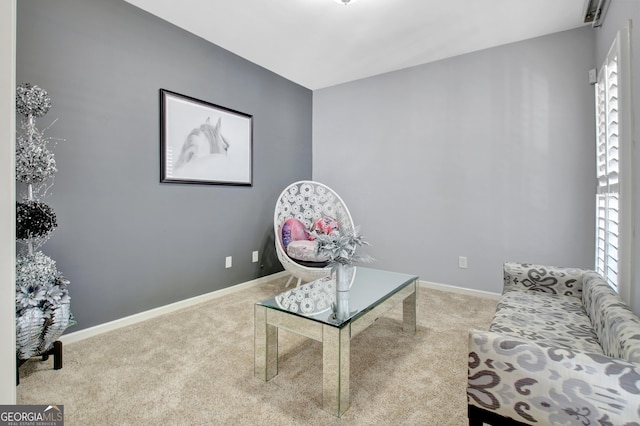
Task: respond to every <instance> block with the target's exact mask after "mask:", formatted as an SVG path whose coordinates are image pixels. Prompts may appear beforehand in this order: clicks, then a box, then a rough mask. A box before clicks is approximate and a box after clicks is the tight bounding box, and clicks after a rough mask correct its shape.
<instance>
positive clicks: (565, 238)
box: [313, 27, 595, 292]
mask: <svg viewBox="0 0 640 426" xmlns="http://www.w3.org/2000/svg"><path fill="white" fill-rule="evenodd" d="M594 37H595V34H594V32H593V31H592V30H591V28H589V27H587V28H579V29H575V30H571V31H566V32H562V33H557V34H553V35H549V36H545V37H540V38H535V39H531V40H526V41H522V42H518V43H513V44H509V45H505V46H500V47H495V48H491V49H487V50H483V51H479V52H475V53H470V54H466V55H462V56H458V57H454V58H450V59H446V60H442V61H439V62H434V63H430V64H425V65H421V66H417V67H412V68H408V69H403V70H400V71H396V72H392V73H388V74H384V75H379V76H375V77H371V78H367V79H363V80H359V81H354V82H350V83H346V84H343V85H338V86H334V87H330V88H326V89H322V90H317V91H315V92H314V94H313V178H314V179H316V180H319V181H322V182H324V183H326V184H328V185H329V186H331V187H333V188H334V189H335V190H336V191H337V192H338V193H339V194H340V195H341V197H342V198H343V199H344V200H345V202H346V203H347V204H348V206H349V209H350V210H351V213H352V216H353V219H354V222H355V223H356V224H357V225H360V226H361V232H362V233H363V234H364V235H365V237H366V238H367V240H368V241H369V242H370V243H371V244H372V245H371V247H368V248H367V251H368V252H369V253H370V254H371V255H372V256H373V257H375V258H376V259H377V260H376V262H375V263H374V264H373V265H372V266H374V267H377V268H381V269H390V270H395V271H401V272H407V273H413V274H418V275H419V276H420V278H421V279H422V280H425V281H430V282H435V283H441V284H448V285H454V286H460V287H464V288H468V289H475V290H482V291H488V292H500V291H501V289H502V263H503V262H505V261H521V262H531V263H543V264H550V265H559V266H574V267H585V268H588V267H592V265H593V256H594V255H593V247H594V210H595V207H594V190H595V189H594V188H595V172H594V164H595V148H594V146H595V145H594V126H595V124H594V94H593V88H592V86H590V85H589V83H588V80H587V71H588V70H589V69H590V68H593V67H594V64H595V48H594ZM459 256H464V257H466V258H467V261H468V268H467V269H460V268H459V267H458V258H459Z"/></svg>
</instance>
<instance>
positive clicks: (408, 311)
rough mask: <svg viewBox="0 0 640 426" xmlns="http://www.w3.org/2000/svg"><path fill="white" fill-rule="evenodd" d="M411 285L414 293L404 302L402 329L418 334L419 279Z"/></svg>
mask: <svg viewBox="0 0 640 426" xmlns="http://www.w3.org/2000/svg"><path fill="white" fill-rule="evenodd" d="M411 285H412V286H413V293H411V295H409V296H408V297H407V298H405V299H404V301H403V302H402V330H404V332H405V333H410V334H416V309H417V298H416V295H417V292H418V289H417V281H414V282H413V284H411Z"/></svg>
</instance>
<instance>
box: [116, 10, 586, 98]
mask: <svg viewBox="0 0 640 426" xmlns="http://www.w3.org/2000/svg"><path fill="white" fill-rule="evenodd" d="M126 1H127V2H129V3H131V4H133V5H135V6H138V7H140V8H141V9H144V10H146V11H148V12H150V13H152V14H154V15H156V16H158V17H160V18H162V19H164V20H166V21H169V22H171V23H173V24H175V25H177V26H179V27H181V28H184V29H185V30H187V31H189V32H191V33H193V34H196V35H198V36H200V37H202V38H204V39H205V40H208V41H210V42H212V43H214V44H216V45H218V46H220V47H223V48H225V49H227V50H229V51H231V52H233V53H235V54H237V55H239V56H242V57H243V58H245V59H248V60H249V61H251V62H254V63H256V64H258V65H260V66H262V67H264V68H267V69H269V70H271V71H273V72H275V73H277V74H279V75H281V76H283V77H285V78H287V79H289V80H292V81H294V82H296V83H298V84H300V85H302V86H305V87H307V88H309V89H312V90H315V89H320V88H323V87H328V86H332V85H336V84H340V83H344V82H348V81H352V80H357V79H360V78H364V77H369V76H372V75H377V74H381V73H385V72H389V71H394V70H398V69H402V68H407V67H410V66H414V65H419V64H424V63H427V62H432V61H437V60H439V59H443V58H447V57H451V56H456V55H460V54H463V53H468V52H473V51H476V50H481V49H486V48H489V47H493V46H498V45H502V44H506V43H511V42H515V41H519V40H524V39H528V38H532V37H538V36H542V35H546V34H551V33H554V32H558V31H563V30H568V29H572V28H576V27H579V26H582V25H584V24H583V22H582V15H583V9H584V6H585V0H359V1H358V2H356V3H353V4H350V5H347V6H345V5H342V4H338V3H337V2H336V1H335V0H179V1H176V0H126Z"/></svg>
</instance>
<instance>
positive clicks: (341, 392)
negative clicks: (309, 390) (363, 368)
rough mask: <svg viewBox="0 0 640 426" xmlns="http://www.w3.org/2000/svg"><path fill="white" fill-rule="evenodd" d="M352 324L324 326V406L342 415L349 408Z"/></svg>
mask: <svg viewBox="0 0 640 426" xmlns="http://www.w3.org/2000/svg"><path fill="white" fill-rule="evenodd" d="M350 347H351V333H350V326H346V327H343V328H341V329H340V328H336V327H331V326H328V325H325V326H323V328H322V408H323V409H324V410H326V411H328V412H330V413H332V414H333V415H334V416H338V417H340V416H341V415H342V414H343V413H344V412H345V411H347V409H348V408H349V363H350Z"/></svg>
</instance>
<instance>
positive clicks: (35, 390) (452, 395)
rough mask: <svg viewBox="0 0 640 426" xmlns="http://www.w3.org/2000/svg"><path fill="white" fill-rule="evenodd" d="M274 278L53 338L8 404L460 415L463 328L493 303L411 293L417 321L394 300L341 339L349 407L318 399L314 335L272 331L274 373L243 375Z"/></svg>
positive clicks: (162, 420) (113, 420) (223, 414)
mask: <svg viewBox="0 0 640 426" xmlns="http://www.w3.org/2000/svg"><path fill="white" fill-rule="evenodd" d="M284 283H285V279H277V280H272V281H270V282H267V283H265V284H261V285H259V286H256V287H253V288H250V289H245V290H242V291H239V292H236V293H233V294H229V295H226V296H223V297H221V298H218V299H215V300H213V301H209V302H205V303H202V304H200V305H197V306H194V307H191V308H187V309H184V310H181V311H178V312H175V313H172V314H168V315H165V316H162V317H160V318H157V319H153V320H149V321H146V322H143V323H139V324H136V325H133V326H129V327H126V328H122V329H119V330H116V331H112V332H109V333H105V334H102V335H100V336H96V337H93V338H90V339H86V340H83V341H80V342H76V343H71V344H68V345H66V346H65V348H64V368H63V369H62V370H57V371H56V370H53V362H52V360H51V359H50V360H49V361H46V362H39V361H29V362H28V363H26V364H25V365H23V366H22V367H21V368H20V385H19V386H18V388H17V394H18V398H17V399H18V404H64V410H65V424H67V425H82V426H85V425H161V424H167V425H236V424H238V425H244V424H246V425H252V424H272V425H294V424H295V425H334V424H335V425H383V424H384V425H389V424H392V425H438V426H440V425H466V424H467V420H466V394H465V388H466V374H467V330H468V329H469V328H486V327H487V326H488V324H489V322H490V320H491V317H492V316H493V313H494V311H495V307H496V302H495V301H492V300H488V299H482V298H475V297H471V296H467V295H461V294H455V293H449V292H442V291H436V290H428V289H425V288H420V289H419V292H418V331H417V334H416V335H415V336H412V335H407V334H404V333H403V332H402V322H401V318H402V314H401V310H402V307H401V305H400V306H397V307H396V308H394V309H393V310H392V311H390V312H389V314H388V315H387V316H385V317H383V318H381V319H380V320H378V321H377V322H376V323H374V324H373V325H372V326H371V327H369V328H368V329H367V330H365V331H364V332H363V333H360V334H359V335H358V336H356V337H355V338H354V339H353V341H352V344H351V383H350V386H351V407H350V408H349V410H348V411H347V412H346V413H345V414H344V415H343V416H342V418H340V419H337V418H335V417H333V416H332V415H331V414H329V413H327V412H325V411H323V410H322V382H321V379H322V345H321V343H319V342H316V341H313V340H310V339H306V338H303V337H299V336H296V335H294V334H291V333H287V332H283V331H281V332H280V334H279V374H278V375H277V376H276V377H275V378H274V379H272V380H271V381H269V382H262V381H260V380H259V379H257V378H255V377H254V376H253V305H254V303H255V302H256V301H257V300H261V299H265V298H267V297H270V296H273V295H274V294H276V293H278V292H280V291H282V290H283V289H284Z"/></svg>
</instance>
